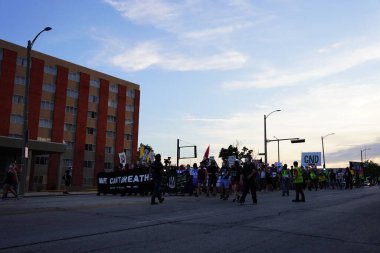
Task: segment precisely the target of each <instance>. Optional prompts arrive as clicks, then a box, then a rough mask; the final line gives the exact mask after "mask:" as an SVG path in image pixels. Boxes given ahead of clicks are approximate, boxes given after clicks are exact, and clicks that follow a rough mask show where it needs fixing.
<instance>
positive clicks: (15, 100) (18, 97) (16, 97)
mask: <svg viewBox="0 0 380 253" xmlns="http://www.w3.org/2000/svg"><path fill="white" fill-rule="evenodd" d="M12 100H13V103H14V104H24V96H21V95H13V99H12Z"/></svg>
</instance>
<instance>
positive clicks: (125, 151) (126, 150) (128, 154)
mask: <svg viewBox="0 0 380 253" xmlns="http://www.w3.org/2000/svg"><path fill="white" fill-rule="evenodd" d="M124 153H125V155H126V156H131V155H132V152H131V150H130V149H127V148H126V149H124Z"/></svg>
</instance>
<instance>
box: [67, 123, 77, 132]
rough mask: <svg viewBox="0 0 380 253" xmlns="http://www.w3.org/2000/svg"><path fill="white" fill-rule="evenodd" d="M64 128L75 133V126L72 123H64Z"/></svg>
mask: <svg viewBox="0 0 380 253" xmlns="http://www.w3.org/2000/svg"><path fill="white" fill-rule="evenodd" d="M64 129H65V131H66V132H71V133H75V130H76V127H75V125H73V124H69V123H65V125H64Z"/></svg>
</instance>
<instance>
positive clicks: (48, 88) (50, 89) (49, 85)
mask: <svg viewBox="0 0 380 253" xmlns="http://www.w3.org/2000/svg"><path fill="white" fill-rule="evenodd" d="M42 89H43V90H44V91H47V92H51V93H54V92H55V84H54V83H44V84H43V85H42Z"/></svg>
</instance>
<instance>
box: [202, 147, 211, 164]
mask: <svg viewBox="0 0 380 253" xmlns="http://www.w3.org/2000/svg"><path fill="white" fill-rule="evenodd" d="M209 155H210V145H208V147H207V149H206V152H205V154H204V155H203V161H204V160H207V159H208V157H209Z"/></svg>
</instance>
